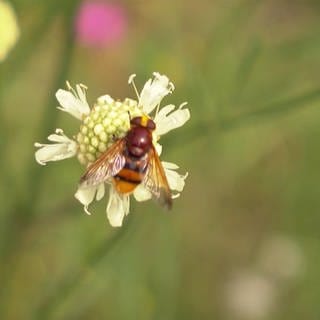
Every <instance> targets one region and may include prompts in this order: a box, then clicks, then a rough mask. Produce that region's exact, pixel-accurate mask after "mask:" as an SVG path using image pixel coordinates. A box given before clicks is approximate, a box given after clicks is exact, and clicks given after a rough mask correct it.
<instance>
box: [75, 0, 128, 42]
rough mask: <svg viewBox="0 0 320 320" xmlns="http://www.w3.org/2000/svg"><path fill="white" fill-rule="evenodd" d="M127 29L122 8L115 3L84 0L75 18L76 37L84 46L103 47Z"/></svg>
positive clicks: (115, 40) (116, 40) (122, 34)
mask: <svg viewBox="0 0 320 320" xmlns="http://www.w3.org/2000/svg"><path fill="white" fill-rule="evenodd" d="M126 30H127V17H126V13H125V10H124V8H123V7H122V6H121V5H119V4H116V3H108V2H103V1H99V0H98V1H94V0H93V1H84V2H82V4H81V5H80V7H79V9H78V12H77V15H76V20H75V33H76V39H77V40H78V41H79V42H80V43H82V44H83V45H85V46H95V47H103V46H108V45H111V44H114V43H116V42H118V41H119V40H121V39H122V38H123V36H124V34H125V32H126Z"/></svg>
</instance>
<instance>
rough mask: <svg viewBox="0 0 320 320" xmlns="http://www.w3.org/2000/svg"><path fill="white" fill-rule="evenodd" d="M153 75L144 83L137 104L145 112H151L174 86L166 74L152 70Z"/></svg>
mask: <svg viewBox="0 0 320 320" xmlns="http://www.w3.org/2000/svg"><path fill="white" fill-rule="evenodd" d="M153 75H154V78H153V79H149V80H148V81H147V82H146V84H145V85H144V87H143V89H142V91H141V94H140V98H139V105H140V106H142V109H143V111H144V112H145V113H147V114H149V113H150V112H152V110H154V108H155V107H156V106H157V105H159V103H160V102H161V100H162V99H163V98H164V97H165V96H166V95H167V94H169V93H171V92H172V91H173V90H174V86H173V84H172V83H171V82H170V81H169V78H168V77H167V76H165V75H160V74H159V73H157V72H154V73H153Z"/></svg>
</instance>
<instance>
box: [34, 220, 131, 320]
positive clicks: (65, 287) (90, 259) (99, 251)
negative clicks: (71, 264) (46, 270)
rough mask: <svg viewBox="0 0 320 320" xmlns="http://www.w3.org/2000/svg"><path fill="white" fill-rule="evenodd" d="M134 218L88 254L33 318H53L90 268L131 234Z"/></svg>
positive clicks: (40, 319) (41, 319)
mask: <svg viewBox="0 0 320 320" xmlns="http://www.w3.org/2000/svg"><path fill="white" fill-rule="evenodd" d="M132 219H133V218H132V217H131V216H130V218H129V219H126V222H125V224H124V226H123V227H122V228H121V229H119V230H116V231H115V233H114V235H113V236H112V237H111V239H108V240H106V241H104V242H103V243H101V244H99V245H98V246H97V248H96V249H95V250H93V251H91V252H90V253H89V254H88V256H87V257H86V258H85V261H84V262H83V264H82V265H81V267H80V268H79V269H78V270H76V271H73V272H72V273H71V274H68V275H67V276H66V277H65V279H64V281H62V282H61V283H60V285H58V286H57V288H56V289H55V291H54V292H53V293H52V294H50V295H49V296H47V297H46V298H45V299H44V301H43V302H42V303H41V305H40V307H39V308H38V310H37V312H36V315H35V316H34V318H33V319H39V320H45V319H50V318H51V316H52V313H53V312H54V311H55V310H56V309H57V307H59V305H60V304H61V303H62V302H63V301H65V300H66V299H67V298H68V297H69V296H70V295H71V293H73V292H75V291H76V290H77V288H78V287H79V286H80V285H81V283H82V280H83V279H85V278H86V276H87V274H88V273H89V272H90V268H93V267H96V266H97V265H98V264H99V263H100V262H102V261H103V260H104V259H105V258H106V257H107V256H109V255H110V254H111V252H112V251H113V250H114V249H115V248H116V246H117V245H118V244H119V243H120V242H121V240H123V239H124V238H125V236H128V235H129V234H130V233H129V232H128V231H129V229H130V228H131V231H132V227H131V226H132V225H133V221H132Z"/></svg>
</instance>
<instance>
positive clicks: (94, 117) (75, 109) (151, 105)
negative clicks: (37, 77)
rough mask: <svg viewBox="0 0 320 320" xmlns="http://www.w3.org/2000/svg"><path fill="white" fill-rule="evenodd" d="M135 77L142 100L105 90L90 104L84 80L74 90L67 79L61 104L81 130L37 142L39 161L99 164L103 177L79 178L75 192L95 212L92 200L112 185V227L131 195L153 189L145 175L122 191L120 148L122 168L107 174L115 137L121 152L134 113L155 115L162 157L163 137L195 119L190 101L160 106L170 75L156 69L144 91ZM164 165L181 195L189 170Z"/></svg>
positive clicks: (154, 143)
mask: <svg viewBox="0 0 320 320" xmlns="http://www.w3.org/2000/svg"><path fill="white" fill-rule="evenodd" d="M133 78H134V75H133V76H131V77H130V78H129V83H132V84H133V86H134V89H135V91H136V93H137V95H138V100H133V99H129V98H126V99H125V100H123V101H115V100H114V99H112V98H111V97H110V96H109V95H104V96H101V97H99V98H98V99H97V102H96V103H95V104H94V106H93V108H91V109H90V107H89V104H88V103H87V100H86V95H85V89H86V87H84V86H83V85H77V86H76V90H73V89H72V88H71V86H70V85H69V84H68V89H69V90H68V91H66V90H62V89H60V90H58V91H57V94H56V97H57V99H58V101H59V103H60V106H59V107H58V108H59V109H60V110H62V111H65V112H67V113H69V114H71V115H72V116H73V117H75V118H77V119H79V120H81V124H80V130H79V132H78V134H76V135H75V137H74V139H69V138H67V137H66V136H65V135H64V133H63V132H62V130H61V129H58V130H57V131H56V133H55V134H52V135H50V136H49V137H48V140H49V141H51V142H54V143H53V144H40V143H36V144H35V146H36V147H37V148H39V149H38V150H37V151H36V153H35V157H36V160H37V162H38V163H40V164H46V162H48V161H57V160H62V159H66V158H70V157H73V156H77V158H78V160H79V161H80V163H81V164H83V165H85V166H87V167H89V169H90V168H92V166H93V167H94V168H95V174H96V177H98V178H97V179H96V180H95V182H94V183H91V182H90V183H80V185H79V187H78V190H77V192H76V194H75V197H76V198H77V199H78V200H79V201H80V202H81V203H82V204H83V206H84V210H85V212H86V213H88V214H90V212H89V209H88V207H89V205H90V204H91V203H92V202H93V200H94V199H96V200H100V199H102V198H103V196H104V194H105V184H108V185H109V188H110V191H109V201H108V205H107V217H108V219H109V222H110V224H111V225H112V226H121V225H122V221H123V218H124V217H125V216H126V215H127V214H128V213H129V206H130V203H129V202H130V200H129V198H130V195H131V194H133V196H134V197H135V198H136V200H137V201H145V200H148V199H150V198H151V197H152V190H150V188H148V184H147V183H146V182H145V180H146V179H145V178H144V177H142V178H141V183H138V185H137V187H134V188H133V190H132V191H130V192H119V190H117V188H116V183H115V181H116V178H114V177H115V176H116V175H117V173H119V172H120V170H122V168H123V167H124V165H125V161H126V160H125V156H124V155H123V154H122V153H121V152H119V155H121V157H120V156H119V157H118V158H119V159H120V158H121V159H122V160H121V161H120V162H119V163H115V167H116V168H117V171H115V172H112V174H109V175H107V174H106V172H107V170H109V169H108V168H109V167H110V166H111V165H113V163H110V161H114V162H116V161H118V160H115V159H116V158H114V159H113V160H110V159H109V158H106V159H105V158H104V157H106V155H108V154H109V153H110V150H111V149H112V148H114V145H115V141H118V142H120V143H121V144H122V146H123V148H124V149H123V150H122V151H123V152H124V153H125V152H126V151H125V148H126V143H125V141H126V140H125V139H122V138H124V137H125V136H126V135H127V133H128V131H129V130H130V119H133V118H134V117H145V118H147V119H149V118H153V121H154V123H155V125H156V128H155V130H154V131H153V132H152V148H153V149H154V150H155V151H154V152H156V154H157V157H158V156H160V154H161V152H162V146H161V145H160V144H159V143H158V141H159V139H160V136H161V135H163V134H165V133H167V132H169V131H171V130H173V129H175V128H178V127H180V126H182V125H183V124H184V123H185V122H186V121H187V120H188V119H189V118H190V112H189V110H188V109H187V108H184V106H185V105H186V103H183V104H181V105H180V107H179V108H177V109H176V108H175V106H174V105H167V106H165V107H163V108H162V109H160V102H161V100H162V99H163V98H164V97H165V96H166V95H168V94H169V93H171V92H172V91H173V89H174V86H173V84H172V83H171V82H170V81H169V79H168V78H167V77H166V76H164V75H160V74H159V73H154V74H153V78H152V79H149V80H148V81H147V83H146V84H145V86H144V87H143V89H142V91H141V94H140V95H139V94H138V91H137V89H136V86H135V84H134V81H133ZM153 112H154V116H153V117H152V116H151V113H153ZM122 142H123V143H122ZM120 143H119V144H120ZM145 156H148V154H146V155H145ZM118 158H117V159H118ZM133 161H135V160H133ZM98 165H99V166H98ZM146 165H147V162H146ZM161 167H163V172H164V176H165V178H164V179H165V180H166V181H167V184H168V187H169V188H170V190H171V192H172V198H176V197H178V196H179V194H180V192H181V191H182V190H183V188H184V184H185V179H186V177H187V174H185V175H181V174H179V173H178V172H177V171H176V170H177V169H178V168H179V167H178V166H177V165H176V164H173V163H169V162H162V164H161ZM90 170H91V169H90ZM146 170H147V167H146ZM143 174H144V173H143ZM105 177H107V178H105Z"/></svg>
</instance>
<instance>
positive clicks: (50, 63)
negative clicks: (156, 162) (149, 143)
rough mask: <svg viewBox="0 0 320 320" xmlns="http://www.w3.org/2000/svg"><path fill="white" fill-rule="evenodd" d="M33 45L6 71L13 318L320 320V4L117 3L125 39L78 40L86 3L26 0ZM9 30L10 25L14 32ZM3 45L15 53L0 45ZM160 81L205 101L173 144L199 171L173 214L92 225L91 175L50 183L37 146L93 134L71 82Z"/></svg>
mask: <svg viewBox="0 0 320 320" xmlns="http://www.w3.org/2000/svg"><path fill="white" fill-rule="evenodd" d="M11 4H12V6H13V7H14V10H15V12H16V14H17V20H18V24H19V27H20V33H21V34H20V38H19V39H18V41H17V43H16V45H15V47H14V48H13V49H12V50H11V51H10V52H9V53H8V56H7V58H6V59H5V60H4V61H2V62H1V63H0V112H1V113H0V146H1V149H0V150H1V157H0V161H1V166H0V171H1V172H0V176H1V179H0V200H1V210H0V228H1V233H0V236H1V242H0V248H1V256H0V258H1V264H0V277H1V281H0V295H1V297H0V318H1V319H10V320H11V319H59V320H62V319H115V320H127V319H140V320H143V319H159V320H160V319H161V320H163V319H166V320H169V319H184V320H188V319H216V320H218V319H221V320H225V319H226V320H229V319H230V320H231V319H232V320H238V319H243V320H246V319H248V320H250V319H251V320H260V319H274V320H277V319H279V320H280V319H281V320H283V319H291V320H295V319H308V320H313V319H315V320H316V319H317V320H318V319H319V317H320V304H319V296H320V271H319V270H320V268H319V264H320V232H319V229H320V213H319V207H320V190H319V180H320V170H319V166H320V146H319V137H320V125H319V124H320V75H319V70H320V59H319V57H320V19H319V16H320V4H319V1H317V0H314V1H312V0H304V1H298V0H278V1H275V0H265V1H263V0H261V1H258V0H256V1H253V0H252V1H244V0H243V1H242V0H230V1H222V0H198V1H182V0H179V1H175V2H172V1H168V0H162V1H142V0H141V1H121V2H119V1H118V2H114V4H115V5H119V6H121V8H122V9H123V10H124V12H125V17H126V19H127V20H126V23H127V28H126V30H125V33H124V34H123V35H122V36H121V38H119V39H118V41H115V42H112V43H106V44H104V45H103V46H100V47H95V46H88V45H83V44H82V43H81V42H80V41H77V38H76V37H74V34H75V30H74V19H75V16H76V15H77V12H78V8H79V6H81V1H70V0H69V1H55V0H47V1H35V0H24V1H22V0H21V1H19V0H15V1H11ZM0 24H1V21H0ZM0 41H1V39H0ZM153 71H159V72H160V73H163V74H166V75H168V76H169V78H170V79H171V80H172V81H173V82H174V84H175V87H176V90H175V91H174V93H173V95H170V96H169V97H167V98H165V100H164V101H163V105H165V104H167V103H174V104H176V105H179V104H180V103H181V102H184V101H188V103H189V104H188V106H189V108H190V111H191V119H190V121H189V122H188V123H187V124H186V125H185V126H183V127H181V128H179V129H178V130H175V131H173V132H171V133H170V134H168V135H166V136H165V137H164V138H163V139H162V144H163V146H164V152H163V156H164V158H165V159H166V160H168V161H172V162H175V163H178V164H179V165H180V167H181V172H182V173H183V172H185V171H188V172H189V177H188V178H187V181H186V187H185V190H184V191H183V192H182V194H181V196H180V198H179V199H177V200H175V203H174V208H173V210H172V213H170V214H167V213H165V212H163V210H162V209H161V208H159V207H158V206H157V205H156V204H155V203H152V202H146V203H136V202H134V201H132V207H131V211H130V215H129V216H128V217H127V218H126V219H125V222H124V226H123V227H122V228H121V229H113V228H111V227H110V226H109V224H108V222H107V220H106V216H105V206H106V201H107V199H103V200H102V201H100V202H99V203H95V204H94V205H93V206H92V212H94V214H93V215H92V216H91V217H89V216H87V215H85V214H84V213H83V210H82V206H81V205H80V204H79V203H78V202H77V200H76V199H74V196H73V195H74V192H75V190H76V187H77V182H78V179H79V177H80V175H81V173H82V172H83V168H82V167H81V166H80V164H79V163H78V162H77V160H76V159H69V160H66V161H61V162H56V163H49V164H48V165H47V166H46V167H41V166H39V165H38V164H36V162H35V160H34V151H35V149H34V147H33V143H34V142H35V141H39V142H45V139H46V137H47V136H48V135H49V134H50V133H52V132H53V130H54V129H55V128H57V127H58V128H63V129H64V131H65V132H66V133H67V134H68V135H69V136H72V135H73V134H76V133H77V130H78V128H79V123H78V122H77V121H76V120H75V119H73V118H72V117H70V116H69V115H67V114H64V113H62V112H59V111H57V110H56V108H55V107H56V106H57V105H58V103H57V101H56V100H55V92H56V91H57V90H58V89H59V88H65V80H69V81H70V82H71V83H72V84H75V83H80V82H81V83H84V84H86V85H87V86H88V88H89V89H88V101H89V102H90V103H91V104H92V103H94V101H95V100H96V98H97V97H98V96H100V95H103V94H110V95H111V96H112V97H114V98H120V99H123V98H125V97H131V98H135V95H134V92H133V90H132V88H131V87H129V86H128V85H127V79H128V76H129V75H130V74H132V73H136V74H137V85H138V88H142V86H143V84H144V82H145V81H146V80H147V79H148V78H149V77H150V75H151V73H152V72H153Z"/></svg>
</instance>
